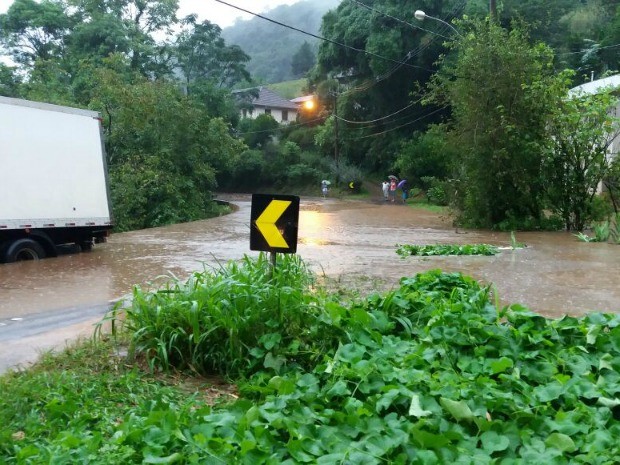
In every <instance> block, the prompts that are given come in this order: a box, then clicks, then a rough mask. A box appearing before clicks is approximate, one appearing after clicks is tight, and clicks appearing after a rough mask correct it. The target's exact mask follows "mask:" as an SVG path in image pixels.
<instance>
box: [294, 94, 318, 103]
mask: <svg viewBox="0 0 620 465" xmlns="http://www.w3.org/2000/svg"><path fill="white" fill-rule="evenodd" d="M314 99H315V97H314V95H302V96H301V97H296V98H294V99H292V100H291V102H293V103H296V104H298V105H299V104H302V103H304V102H308V101H312V100H314Z"/></svg>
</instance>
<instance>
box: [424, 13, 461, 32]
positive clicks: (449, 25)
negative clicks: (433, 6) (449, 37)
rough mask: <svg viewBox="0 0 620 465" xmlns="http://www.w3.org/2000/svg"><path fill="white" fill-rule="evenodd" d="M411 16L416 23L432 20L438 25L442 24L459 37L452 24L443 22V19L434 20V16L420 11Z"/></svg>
mask: <svg viewBox="0 0 620 465" xmlns="http://www.w3.org/2000/svg"><path fill="white" fill-rule="evenodd" d="M413 16H415V19H417V20H418V21H424V20H425V19H426V18H430V19H434V20H435V21H439V22H440V23H443V24H445V25H446V26H448V27H449V28H451V29H452V30H453V31H454V32H456V33H457V35H459V36H460V35H461V33H460V32H459V31H458V30H457V29H456V28H455V27H454V26H453V25H452V24H450V23H447V22H445V21H444V20H443V19H440V18H435V17H434V16H431V15H427V14H426V13H424V12H423V11H422V10H416V11H415V13H414V14H413Z"/></svg>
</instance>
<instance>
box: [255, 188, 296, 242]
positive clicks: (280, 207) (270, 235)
mask: <svg viewBox="0 0 620 465" xmlns="http://www.w3.org/2000/svg"><path fill="white" fill-rule="evenodd" d="M291 203H292V202H291V201H290V200H272V201H271V202H270V203H269V205H267V208H265V210H263V213H261V215H260V216H259V217H258V219H257V220H256V227H257V228H258V230H259V231H260V232H261V234H262V235H263V237H264V238H265V240H266V241H267V244H269V246H270V247H280V248H288V244H287V243H286V241H285V240H284V237H283V236H282V234H280V231H279V230H278V228H276V221H278V220H279V219H280V217H281V216H282V214H283V213H284V212H285V211H286V209H287V208H288V206H289V205H290V204H291Z"/></svg>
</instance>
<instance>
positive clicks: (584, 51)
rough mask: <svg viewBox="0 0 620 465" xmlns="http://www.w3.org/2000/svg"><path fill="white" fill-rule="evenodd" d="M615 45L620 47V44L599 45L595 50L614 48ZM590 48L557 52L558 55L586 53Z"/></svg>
mask: <svg viewBox="0 0 620 465" xmlns="http://www.w3.org/2000/svg"><path fill="white" fill-rule="evenodd" d="M615 47H620V44H613V45H605V46H604V47H599V48H597V49H596V51H597V52H598V51H599V50H604V49H606V48H615ZM590 50H591V49H585V50H579V51H577V52H562V53H558V55H576V54H578V53H586V52H589V51H590Z"/></svg>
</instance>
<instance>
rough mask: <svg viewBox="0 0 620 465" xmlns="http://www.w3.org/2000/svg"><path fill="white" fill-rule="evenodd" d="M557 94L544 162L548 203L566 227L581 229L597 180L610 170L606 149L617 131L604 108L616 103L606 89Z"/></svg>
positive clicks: (589, 215)
mask: <svg viewBox="0 0 620 465" xmlns="http://www.w3.org/2000/svg"><path fill="white" fill-rule="evenodd" d="M565 95H566V94H564V96H563V97H564V98H558V99H557V103H556V106H555V109H554V111H553V113H552V114H551V117H550V119H549V122H548V130H549V141H550V145H549V150H548V151H547V152H546V156H545V158H544V162H543V173H544V179H545V183H544V185H545V190H546V194H547V198H548V200H549V207H550V208H551V209H552V210H553V211H554V212H555V213H558V214H559V215H560V216H561V217H562V219H563V220H564V224H565V227H566V229H567V230H571V229H575V230H578V231H581V230H582V229H583V228H584V227H585V225H586V224H587V222H588V221H590V220H591V219H592V201H593V198H594V196H595V195H596V194H597V188H598V186H599V183H600V182H601V181H603V180H604V179H606V178H607V177H608V174H609V173H610V160H609V159H608V151H609V148H610V145H611V143H612V141H613V140H614V138H615V137H617V136H618V135H619V133H620V131H619V129H618V124H619V120H618V118H617V117H615V116H614V115H612V114H611V113H610V112H609V109H610V108H613V107H614V106H615V104H616V102H617V97H616V96H613V95H612V94H611V92H610V91H602V92H600V93H598V94H594V95H571V96H570V97H569V98H566V97H565Z"/></svg>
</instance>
